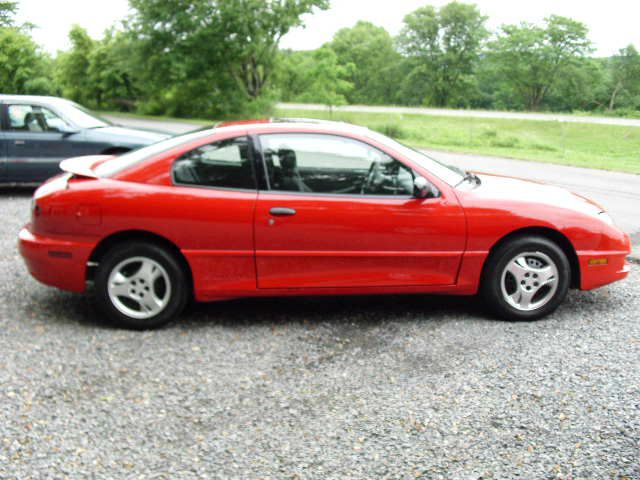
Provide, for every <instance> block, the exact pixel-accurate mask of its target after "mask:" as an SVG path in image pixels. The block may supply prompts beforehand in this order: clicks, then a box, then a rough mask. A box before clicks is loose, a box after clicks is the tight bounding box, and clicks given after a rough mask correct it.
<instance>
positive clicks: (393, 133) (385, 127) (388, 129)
mask: <svg viewBox="0 0 640 480" xmlns="http://www.w3.org/2000/svg"><path fill="white" fill-rule="evenodd" d="M371 129H372V130H375V131H376V132H380V133H382V134H383V135H386V136H387V137H391V138H395V139H401V138H403V137H405V136H406V135H407V133H406V132H405V131H404V129H403V128H402V126H401V125H400V124H399V123H384V124H382V125H374V126H372V127H371Z"/></svg>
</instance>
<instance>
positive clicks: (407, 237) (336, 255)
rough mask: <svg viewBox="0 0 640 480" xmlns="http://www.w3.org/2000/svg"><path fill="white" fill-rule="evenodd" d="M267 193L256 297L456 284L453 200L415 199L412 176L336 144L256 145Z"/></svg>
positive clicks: (298, 136) (384, 157)
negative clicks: (261, 291) (265, 292)
mask: <svg viewBox="0 0 640 480" xmlns="http://www.w3.org/2000/svg"><path fill="white" fill-rule="evenodd" d="M259 143H260V149H261V152H262V156H263V160H264V163H265V170H266V171H267V179H266V180H267V181H266V183H267V184H268V189H266V190H261V191H260V192H259V194H258V201H257V206H256V215H255V246H256V267H257V275H258V287H259V288H265V289H269V288H285V289H289V288H316V287H389V286H422V285H450V284H454V283H455V282H456V276H457V271H458V267H459V265H460V261H461V257H462V252H463V250H464V243H465V222H464V216H463V212H462V209H461V207H460V206H459V205H458V203H457V199H455V198H453V197H454V196H453V195H451V196H444V195H440V196H438V197H437V198H427V199H417V198H414V196H413V178H414V177H415V176H416V172H415V171H414V170H412V169H411V168H409V167H408V166H407V165H406V164H404V163H402V162H400V161H398V160H397V159H395V158H392V157H391V156H390V155H388V154H386V153H384V152H382V151H381V150H379V149H377V148H375V147H373V146H372V145H370V144H368V143H365V142H362V141H359V140H356V139H353V138H347V137H343V136H338V135H326V134H309V133H286V134H266V135H260V137H259Z"/></svg>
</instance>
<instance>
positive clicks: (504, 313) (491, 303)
mask: <svg viewBox="0 0 640 480" xmlns="http://www.w3.org/2000/svg"><path fill="white" fill-rule="evenodd" d="M527 252H539V253H541V254H542V256H546V257H547V258H548V259H550V260H551V261H553V263H554V264H555V267H556V269H557V272H558V275H557V286H556V289H555V292H552V289H551V288H549V287H546V288H547V291H546V293H547V298H548V300H546V303H544V304H543V305H541V306H540V307H539V308H535V309H533V310H528V311H524V310H521V309H519V308H515V307H514V306H513V305H512V304H510V303H509V301H508V300H507V298H505V294H503V273H504V272H505V269H506V268H507V265H508V264H510V262H511V261H512V260H513V259H514V258H515V257H517V256H518V255H520V254H524V253H527ZM542 256H541V257H542ZM509 275H510V274H505V285H507V283H508V282H511V285H513V284H514V280H515V277H513V276H511V278H507V277H508V276H509ZM533 280H535V279H529V278H526V279H522V282H525V281H526V282H530V281H531V282H533ZM526 285H527V286H522V287H521V286H520V285H518V284H517V281H516V285H515V287H511V288H512V289H513V288H515V289H516V290H517V289H520V288H522V289H523V290H524V289H527V288H528V289H529V290H531V288H536V287H537V284H536V287H533V286H532V285H531V284H529V283H526ZM570 285H571V266H570V265H569V260H568V259H567V256H566V255H565V253H564V252H563V251H562V249H561V248H560V247H558V245H556V244H555V243H554V242H553V241H551V240H549V239H547V238H544V237H540V236H532V235H524V236H519V237H515V238H513V239H511V240H509V241H507V242H505V243H504V244H502V245H500V246H499V247H498V248H497V249H496V250H495V251H493V252H492V253H491V255H490V256H489V258H488V259H487V263H486V266H485V269H484V272H483V275H482V283H481V286H480V288H481V294H482V297H483V300H484V302H485V303H486V306H487V307H488V308H489V309H490V310H492V311H493V312H494V313H495V314H496V315H497V316H498V317H500V318H503V319H505V320H537V319H539V318H542V317H544V316H546V315H549V314H550V313H552V312H553V311H554V310H555V309H556V308H558V306H559V305H560V304H561V303H562V301H563V300H564V299H565V297H566V295H567V292H568V291H569V286H570ZM540 290H542V289H540ZM505 291H506V292H507V293H509V291H508V290H507V289H506V287H505ZM512 291H514V292H515V290H512ZM544 293H545V292H544V291H541V292H540V294H544ZM514 295H517V294H514ZM536 295H537V294H536ZM534 298H535V297H534ZM544 299H545V297H544V296H542V300H544ZM542 300H540V301H542ZM534 306H535V302H533V301H532V302H531V304H530V305H529V308H533V307H534Z"/></svg>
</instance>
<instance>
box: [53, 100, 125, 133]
mask: <svg viewBox="0 0 640 480" xmlns="http://www.w3.org/2000/svg"><path fill="white" fill-rule="evenodd" d="M55 107H56V109H57V110H58V111H59V112H60V113H61V114H62V116H63V117H64V118H65V119H66V120H69V121H70V122H71V123H73V124H74V125H75V126H77V127H80V128H100V127H108V126H109V125H113V124H112V123H111V122H110V121H109V120H106V119H104V118H101V117H99V116H97V115H96V114H95V113H93V112H91V111H89V110H87V109H86V108H84V107H83V106H81V105H78V104H77V103H74V102H60V103H56V104H55Z"/></svg>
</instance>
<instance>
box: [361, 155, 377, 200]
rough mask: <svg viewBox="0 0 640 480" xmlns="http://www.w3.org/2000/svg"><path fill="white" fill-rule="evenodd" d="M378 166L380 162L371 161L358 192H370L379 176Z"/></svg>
mask: <svg viewBox="0 0 640 480" xmlns="http://www.w3.org/2000/svg"><path fill="white" fill-rule="evenodd" d="M380 166H381V165H380V162H373V163H371V166H370V167H369V171H368V172H367V176H366V177H365V180H364V182H362V188H361V189H360V194H365V193H370V190H371V189H372V187H373V186H374V184H375V183H376V181H377V180H378V179H379V178H380Z"/></svg>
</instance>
